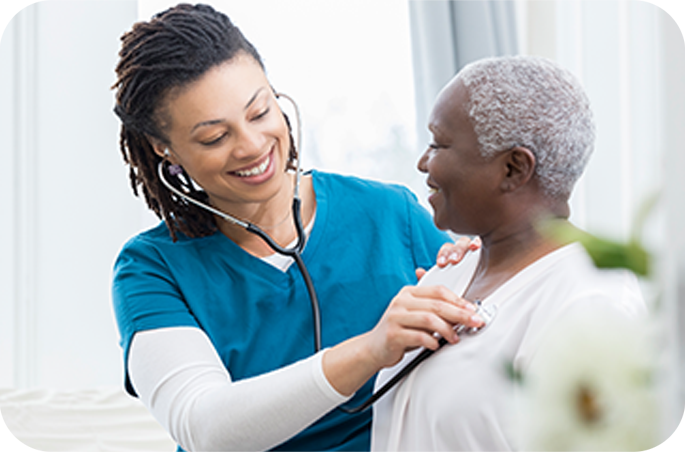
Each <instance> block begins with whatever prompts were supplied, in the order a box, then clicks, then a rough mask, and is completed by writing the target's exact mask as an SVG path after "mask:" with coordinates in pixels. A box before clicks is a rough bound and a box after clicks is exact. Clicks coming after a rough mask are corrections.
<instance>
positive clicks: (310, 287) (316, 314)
mask: <svg viewBox="0 0 685 452" xmlns="http://www.w3.org/2000/svg"><path fill="white" fill-rule="evenodd" d="M274 94H275V96H276V98H277V99H279V98H284V99H286V100H288V101H289V102H290V103H291V104H292V106H293V109H294V111H295V117H296V119H297V127H296V136H297V140H296V146H295V149H296V150H297V153H298V154H297V165H296V168H295V190H294V193H293V204H292V214H293V223H294V225H295V229H296V231H297V241H296V243H295V244H294V245H293V246H291V247H290V248H286V247H282V246H281V245H279V244H278V243H276V242H275V241H274V240H273V239H272V238H271V236H269V234H267V233H266V232H264V231H263V230H262V229H261V228H259V226H257V225H255V224H253V223H250V222H248V221H243V220H241V219H239V218H236V217H234V216H232V215H229V214H227V213H225V212H222V211H220V210H218V209H215V208H214V207H212V206H209V205H207V204H205V203H204V202H201V201H198V200H197V199H195V198H193V197H191V196H189V195H188V194H186V193H183V191H181V190H179V189H178V188H176V187H174V186H173V185H172V184H171V183H170V182H169V181H168V180H167V179H166V176H165V174H164V171H165V168H164V162H165V161H166V159H162V160H161V161H160V162H159V164H158V165H157V174H158V176H159V179H160V180H161V181H162V183H163V184H164V186H166V188H168V189H169V190H170V191H171V192H172V193H174V194H175V195H176V196H178V197H179V198H181V199H183V200H185V201H187V202H190V203H192V204H194V205H196V206H198V207H200V208H202V209H205V210H207V211H208V212H211V213H213V214H214V215H217V216H218V217H220V218H223V219H224V220H226V221H228V222H229V223H232V224H235V225H237V226H240V227H242V228H244V229H245V230H246V231H248V232H250V233H252V234H255V235H257V236H258V237H260V238H261V239H262V240H264V242H266V244H267V245H269V247H270V248H271V249H273V250H274V251H275V252H276V253H278V254H280V255H282V256H287V257H291V258H292V259H293V260H294V261H295V264H296V265H297V268H298V270H299V271H300V274H301V275H302V279H303V280H304V283H305V285H306V287H307V292H308V294H309V301H310V304H311V309H312V318H313V326H314V349H315V353H318V352H319V351H320V350H321V348H322V346H321V312H320V309H319V299H318V297H317V295H316V290H315V288H314V283H313V282H312V278H311V276H310V275H309V270H307V266H306V265H305V264H304V261H303V260H302V251H303V250H304V246H305V242H306V234H305V230H304V226H303V225H302V214H301V209H300V207H301V204H302V200H301V199H300V176H301V171H300V162H301V160H302V159H301V157H300V155H301V154H300V153H301V152H302V149H301V146H300V144H301V143H302V122H301V120H300V110H299V108H298V106H297V103H296V102H295V101H294V100H293V99H292V98H291V97H290V96H288V95H286V94H283V93H277V92H274ZM283 114H284V116H285V113H283ZM286 119H287V117H286ZM476 309H477V310H476V313H477V314H479V315H480V316H481V318H483V320H484V326H483V327H480V328H466V327H464V325H459V326H457V327H456V329H455V330H456V332H457V334H461V333H465V334H475V333H477V332H479V331H480V330H482V329H483V328H484V327H485V326H487V325H488V324H489V323H490V321H491V320H492V318H493V317H494V315H495V313H496V310H488V309H485V308H482V307H481V304H480V302H479V301H478V300H477V301H476ZM438 343H439V346H438V349H439V348H441V347H442V346H443V345H445V344H446V343H447V340H446V339H444V338H440V339H439V342H438ZM435 351H437V350H430V349H424V350H423V351H421V352H420V353H419V354H418V355H417V356H416V357H415V358H414V359H413V360H412V361H410V362H409V363H408V364H407V365H406V366H405V367H403V368H402V369H401V370H400V371H399V372H398V373H397V374H396V375H395V376H394V377H393V378H392V379H390V380H388V381H387V382H386V383H385V384H384V385H383V387H381V388H380V389H379V390H378V391H376V392H375V393H374V394H372V395H371V396H370V397H369V398H368V399H367V400H365V401H364V402H363V403H362V404H361V405H358V406H356V407H353V408H348V407H345V406H339V407H338V409H340V410H342V411H343V412H345V413H349V414H354V413H359V412H361V411H364V410H366V409H367V408H369V407H370V406H371V405H373V404H374V403H375V402H376V401H377V400H378V399H380V398H381V397H382V396H383V395H385V393H387V392H388V391H389V390H390V389H392V387H394V386H395V385H397V383H399V382H400V381H401V380H402V379H403V378H404V377H405V376H406V375H407V374H409V373H410V372H411V371H412V370H413V369H414V368H416V366H418V365H419V364H420V363H421V362H423V361H424V360H425V359H426V358H428V357H429V356H431V355H432V354H433V353H434V352H435Z"/></svg>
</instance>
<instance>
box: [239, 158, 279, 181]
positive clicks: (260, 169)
mask: <svg viewBox="0 0 685 452" xmlns="http://www.w3.org/2000/svg"><path fill="white" fill-rule="evenodd" d="M270 162H271V156H269V157H267V158H266V160H264V162H262V164H261V165H257V166H255V167H253V168H251V169H249V170H246V171H236V172H235V173H236V174H237V175H238V176H241V177H249V176H259V175H260V174H264V171H266V169H267V168H268V167H269V163H270Z"/></svg>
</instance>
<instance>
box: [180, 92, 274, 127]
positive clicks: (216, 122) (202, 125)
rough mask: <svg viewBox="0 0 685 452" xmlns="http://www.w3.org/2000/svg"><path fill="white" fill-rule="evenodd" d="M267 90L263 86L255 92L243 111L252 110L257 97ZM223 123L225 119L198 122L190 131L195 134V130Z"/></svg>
mask: <svg viewBox="0 0 685 452" xmlns="http://www.w3.org/2000/svg"><path fill="white" fill-rule="evenodd" d="M265 89H266V88H265V87H263V86H262V87H261V88H259V89H258V90H257V91H255V93H254V94H253V95H252V97H251V98H250V100H248V101H247V104H245V108H243V111H245V110H247V109H248V108H250V105H252V104H253V103H254V101H255V100H257V97H258V96H259V93H261V92H262V91H264V90H265ZM222 122H224V120H223V119H210V120H208V121H202V122H198V123H197V124H195V126H193V128H192V129H191V130H190V132H191V133H192V132H194V131H195V129H197V128H198V127H204V126H213V125H214V124H221V123H222Z"/></svg>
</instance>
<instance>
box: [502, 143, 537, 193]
mask: <svg viewBox="0 0 685 452" xmlns="http://www.w3.org/2000/svg"><path fill="white" fill-rule="evenodd" d="M503 157H504V165H505V176H504V178H503V179H502V182H501V184H500V188H501V189H502V191H504V192H513V191H515V190H517V189H518V188H520V187H523V186H524V185H526V184H528V182H529V181H530V180H531V179H532V177H533V175H534V174H535V163H536V161H537V160H536V158H535V154H533V151H531V150H530V149H528V148H526V147H523V146H516V147H513V148H511V149H509V150H508V151H506V152H505V155H504V156H503Z"/></svg>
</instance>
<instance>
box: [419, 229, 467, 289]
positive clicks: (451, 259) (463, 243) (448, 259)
mask: <svg viewBox="0 0 685 452" xmlns="http://www.w3.org/2000/svg"><path fill="white" fill-rule="evenodd" d="M480 246H481V241H480V237H475V238H474V239H473V240H471V239H469V238H468V237H466V236H463V237H459V240H457V241H456V242H454V243H445V244H444V245H442V246H441V247H440V251H439V252H438V259H437V262H436V265H437V266H438V267H440V268H443V267H447V266H448V265H454V264H458V263H459V262H461V260H462V259H463V258H464V256H465V255H466V253H467V252H469V251H476V250H477V249H479V248H480ZM425 274H426V270H425V269H423V268H417V269H416V279H421V278H422V277H423V275H425Z"/></svg>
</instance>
